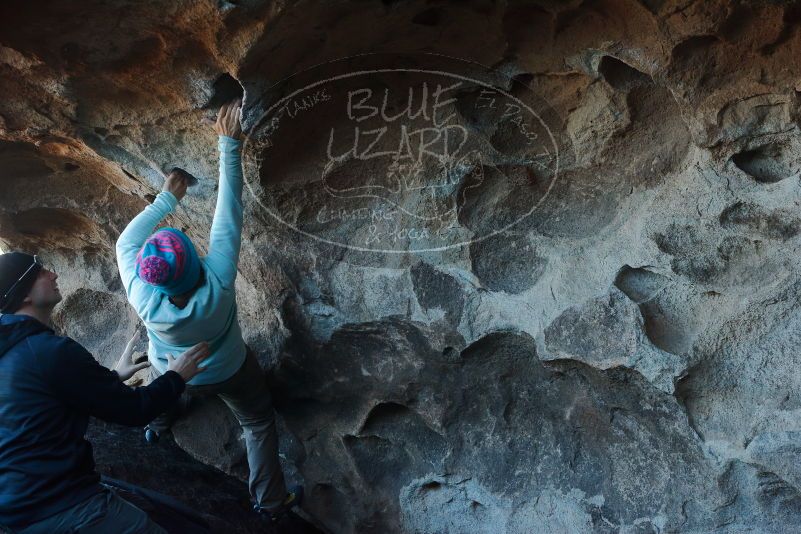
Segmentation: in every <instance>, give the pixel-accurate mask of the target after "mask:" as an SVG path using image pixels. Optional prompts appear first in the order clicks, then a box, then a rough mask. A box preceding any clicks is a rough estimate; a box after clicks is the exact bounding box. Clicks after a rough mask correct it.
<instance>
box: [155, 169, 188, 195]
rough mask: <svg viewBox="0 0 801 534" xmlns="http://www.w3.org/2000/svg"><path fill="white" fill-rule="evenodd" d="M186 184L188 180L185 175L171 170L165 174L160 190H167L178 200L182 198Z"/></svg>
mask: <svg viewBox="0 0 801 534" xmlns="http://www.w3.org/2000/svg"><path fill="white" fill-rule="evenodd" d="M188 186H189V182H188V180H187V179H186V177H185V175H184V174H183V173H180V172H178V171H175V170H173V171H171V172H170V174H168V175H167V178H166V179H165V180H164V187H162V188H161V190H162V191H169V192H170V193H172V194H173V195H175V198H177V199H178V201H179V202H180V201H181V199H182V198H184V195H185V194H186V188H187V187H188Z"/></svg>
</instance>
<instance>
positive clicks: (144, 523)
mask: <svg viewBox="0 0 801 534" xmlns="http://www.w3.org/2000/svg"><path fill="white" fill-rule="evenodd" d="M56 532H77V533H79V534H106V533H108V532H114V533H115V534H167V531H166V530H164V529H163V528H161V527H160V526H158V525H157V524H156V523H154V522H153V521H151V519H150V518H149V517H148V515H147V514H146V513H145V512H143V511H142V510H140V509H139V508H137V507H136V506H134V505H133V504H131V503H129V502H128V501H126V500H125V499H123V498H121V497H120V496H118V495H117V494H116V493H115V492H114V491H112V490H110V489H105V488H104V489H103V491H101V492H100V493H98V494H96V495H94V496H92V497H90V498H88V499H86V500H85V501H83V502H81V503H78V504H77V505H75V506H73V507H72V508H68V509H67V510H64V511H62V512H59V513H57V514H55V515H53V516H50V517H48V518H47V519H44V520H42V521H39V522H38V523H34V524H33V525H29V526H28V527H27V528H25V529H23V530H18V531H17V534H54V533H56Z"/></svg>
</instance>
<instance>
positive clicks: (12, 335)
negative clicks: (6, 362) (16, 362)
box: [0, 313, 53, 358]
mask: <svg viewBox="0 0 801 534" xmlns="http://www.w3.org/2000/svg"><path fill="white" fill-rule="evenodd" d="M52 331H53V330H52V329H51V328H49V327H47V326H45V325H43V324H42V323H40V322H39V321H37V320H36V319H34V318H33V317H28V316H27V315H14V314H10V313H8V314H4V315H0V358H2V357H3V356H4V355H5V354H6V352H8V351H9V350H10V349H11V348H12V347H13V346H14V345H16V344H17V343H19V342H20V341H22V340H23V339H25V338H26V337H30V336H33V335H36V334H39V333H41V332H52Z"/></svg>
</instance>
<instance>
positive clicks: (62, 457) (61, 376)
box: [0, 314, 185, 529]
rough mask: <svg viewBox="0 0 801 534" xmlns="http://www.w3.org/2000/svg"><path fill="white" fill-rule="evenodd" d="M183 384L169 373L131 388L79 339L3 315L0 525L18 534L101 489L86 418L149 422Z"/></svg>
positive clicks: (20, 317)
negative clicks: (95, 356)
mask: <svg viewBox="0 0 801 534" xmlns="http://www.w3.org/2000/svg"><path fill="white" fill-rule="evenodd" d="M184 387H185V386H184V381H183V379H182V378H181V377H180V375H178V373H176V372H175V371H168V372H167V373H164V374H163V375H162V376H160V377H159V378H157V379H156V380H154V381H153V382H152V383H151V384H150V385H149V386H146V387H141V388H130V387H128V386H126V385H125V384H123V383H122V382H121V381H120V380H119V377H118V376H117V374H116V373H115V372H113V371H111V370H109V369H106V368H105V367H103V366H102V365H100V364H99V363H97V362H96V361H95V359H94V358H93V357H92V355H91V354H89V352H87V350H86V349H85V348H83V347H82V346H81V345H80V344H79V343H77V342H76V341H74V340H72V339H70V338H68V337H61V336H57V335H55V333H54V332H53V330H51V329H50V328H48V327H47V326H45V325H43V324H42V323H40V322H39V321H37V320H36V319H33V318H31V317H28V316H25V315H13V314H7V315H2V316H0V525H5V526H7V527H10V528H12V529H21V528H23V527H25V526H27V525H29V524H31V523H35V522H37V521H40V520H42V519H45V518H47V517H50V516H51V515H53V514H56V513H58V512H60V511H63V510H66V509H67V508H70V507H72V506H74V505H76V504H78V503H80V502H81V501H83V500H85V499H88V498H89V497H91V496H92V495H94V494H96V493H97V492H99V491H101V486H100V484H99V480H100V477H99V476H98V475H97V473H96V472H95V462H94V457H93V456H92V446H91V445H90V444H89V442H88V441H86V440H85V439H84V434H85V433H86V428H87V426H88V424H89V416H95V417H98V418H100V419H103V420H105V421H109V422H113V423H120V424H123V425H131V426H139V425H146V424H147V423H149V422H150V421H151V420H152V419H153V418H155V417H156V416H157V415H159V414H160V413H162V412H164V411H165V410H166V409H167V408H169V407H170V406H171V405H172V404H173V403H174V402H175V401H177V400H178V398H179V397H180V395H181V393H182V392H183V390H184Z"/></svg>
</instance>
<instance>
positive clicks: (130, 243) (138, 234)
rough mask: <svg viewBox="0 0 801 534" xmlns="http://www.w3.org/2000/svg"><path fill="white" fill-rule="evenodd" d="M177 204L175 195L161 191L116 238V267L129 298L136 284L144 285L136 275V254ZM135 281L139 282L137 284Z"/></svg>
mask: <svg viewBox="0 0 801 534" xmlns="http://www.w3.org/2000/svg"><path fill="white" fill-rule="evenodd" d="M177 205H178V199H176V198H175V195H173V194H172V193H170V192H169V191H162V192H161V193H159V194H158V196H157V197H156V200H154V201H153V203H152V204H150V205H149V206H147V207H145V209H143V210H142V212H141V213H140V214H139V215H137V216H136V217H134V218H133V220H132V221H131V222H130V223H128V226H126V227H125V230H123V231H122V233H121V234H120V237H119V239H117V246H116V251H117V267H118V268H119V270H120V278H122V285H123V287H124V288H125V294H126V295H127V296H128V299H129V300H130V299H131V295H132V294H133V292H134V289H135V288H136V287H137V285H138V286H144V285H146V284H144V283H143V282H140V281H139V279H138V278H137V276H136V255H137V254H138V253H139V250H140V249H141V248H142V245H144V244H145V241H146V240H147V238H148V237H150V235H151V234H152V233H153V230H155V229H156V226H157V225H158V224H159V223H160V222H161V221H162V219H164V217H166V216H167V215H169V214H170V213H171V212H172V211H173V210H175V207H176V206H177ZM137 282H139V283H138V284H137Z"/></svg>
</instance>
